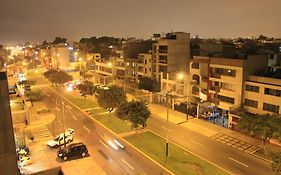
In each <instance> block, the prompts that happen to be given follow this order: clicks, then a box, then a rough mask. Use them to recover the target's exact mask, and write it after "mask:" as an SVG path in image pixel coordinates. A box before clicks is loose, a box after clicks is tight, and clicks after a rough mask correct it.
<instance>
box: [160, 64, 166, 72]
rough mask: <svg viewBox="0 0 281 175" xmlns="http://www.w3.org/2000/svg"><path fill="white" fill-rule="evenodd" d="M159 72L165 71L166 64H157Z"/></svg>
mask: <svg viewBox="0 0 281 175" xmlns="http://www.w3.org/2000/svg"><path fill="white" fill-rule="evenodd" d="M159 72H167V66H161V65H159Z"/></svg>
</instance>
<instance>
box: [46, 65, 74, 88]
mask: <svg viewBox="0 0 281 175" xmlns="http://www.w3.org/2000/svg"><path fill="white" fill-rule="evenodd" d="M44 76H45V77H46V78H47V79H48V80H49V81H50V82H52V84H55V85H56V86H58V85H63V84H65V83H67V82H69V81H72V80H73V78H72V76H71V75H69V74H68V73H66V72H65V71H63V70H59V69H50V70H48V71H47V72H45V73H44Z"/></svg>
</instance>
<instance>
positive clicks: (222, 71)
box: [215, 68, 236, 77]
mask: <svg viewBox="0 0 281 175" xmlns="http://www.w3.org/2000/svg"><path fill="white" fill-rule="evenodd" d="M215 74H219V75H225V76H231V77H235V76H236V70H231V69H223V68H215Z"/></svg>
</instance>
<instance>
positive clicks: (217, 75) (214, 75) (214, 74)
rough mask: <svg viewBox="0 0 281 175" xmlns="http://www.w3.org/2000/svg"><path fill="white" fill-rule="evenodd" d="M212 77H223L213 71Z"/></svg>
mask: <svg viewBox="0 0 281 175" xmlns="http://www.w3.org/2000/svg"><path fill="white" fill-rule="evenodd" d="M210 77H212V78H219V79H220V78H221V74H216V73H211V76H210Z"/></svg>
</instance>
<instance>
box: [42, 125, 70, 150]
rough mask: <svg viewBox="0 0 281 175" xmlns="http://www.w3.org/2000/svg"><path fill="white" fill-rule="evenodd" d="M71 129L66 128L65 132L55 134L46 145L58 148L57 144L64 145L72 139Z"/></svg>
mask: <svg viewBox="0 0 281 175" xmlns="http://www.w3.org/2000/svg"><path fill="white" fill-rule="evenodd" d="M73 133H74V130H73V129H68V130H67V131H65V133H61V134H60V135H57V137H56V138H55V139H54V140H50V141H49V142H48V143H47V145H48V146H49V147H51V148H58V147H59V146H62V145H65V144H67V143H70V142H72V141H73Z"/></svg>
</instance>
